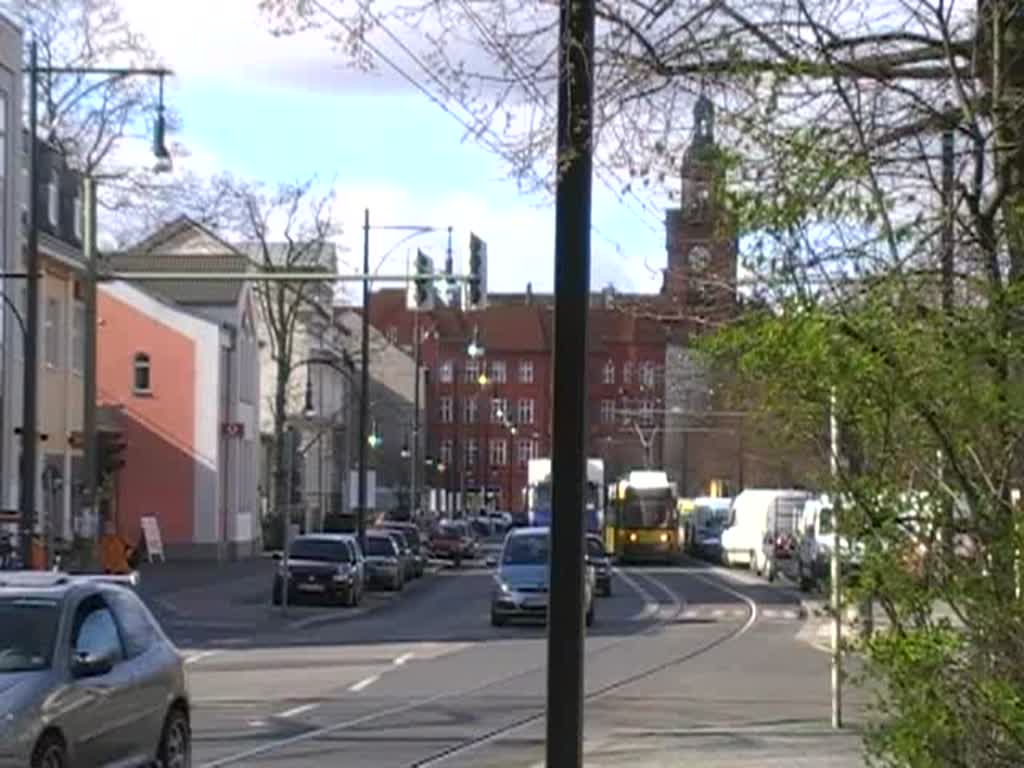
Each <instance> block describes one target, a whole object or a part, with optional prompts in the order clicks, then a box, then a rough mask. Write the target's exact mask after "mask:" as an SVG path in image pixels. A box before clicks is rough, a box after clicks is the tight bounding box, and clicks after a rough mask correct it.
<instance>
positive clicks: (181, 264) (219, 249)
mask: <svg viewBox="0 0 1024 768" xmlns="http://www.w3.org/2000/svg"><path fill="white" fill-rule="evenodd" d="M104 262H105V263H106V266H108V267H109V268H110V269H111V270H112V271H115V272H153V273H157V272H237V273H239V274H243V273H245V272H246V271H248V270H249V266H250V261H249V258H248V257H247V256H246V255H245V254H243V253H242V252H241V251H239V250H238V249H237V248H235V247H234V246H232V245H231V244H230V243H228V242H227V241H226V240H224V239H223V238H221V237H220V236H219V235H217V234H216V233H215V232H213V231H212V230H210V229H209V228H208V227H206V226H204V225H202V224H200V223H199V222H196V221H194V220H193V219H190V218H189V217H187V216H179V217H178V218H177V219H175V220H174V221H172V222H170V223H168V224H166V225H164V226H163V227H161V228H160V229H158V230H157V231H156V232H154V233H153V234H152V235H150V236H149V237H147V238H145V239H144V240H142V241H140V242H138V243H136V244H135V245H133V246H131V247H130V248H128V249H127V250H126V251H124V252H122V253H114V254H109V255H107V256H105V257H104ZM133 282H134V283H135V285H137V286H138V287H139V288H142V289H143V290H145V291H146V292H147V293H151V294H153V295H155V296H161V297H164V298H166V299H169V300H171V301H173V302H175V303H177V304H181V305H184V306H235V305H237V304H238V301H239V297H240V296H241V293H242V290H243V289H244V287H245V282H244V281H243V280H217V281H212V280H138V281H133Z"/></svg>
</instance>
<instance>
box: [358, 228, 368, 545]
mask: <svg viewBox="0 0 1024 768" xmlns="http://www.w3.org/2000/svg"><path fill="white" fill-rule="evenodd" d="M361 354H362V360H361V365H362V368H361V369H360V372H359V379H360V382H361V384H360V391H359V511H358V513H357V514H358V519H357V520H358V532H359V546H360V547H361V548H362V549H363V550H364V551H365V549H366V506H367V500H366V492H367V487H366V480H367V478H366V462H367V459H368V457H367V448H368V443H367V442H366V441H367V439H368V438H369V434H368V433H367V431H366V430H367V428H368V427H369V421H370V209H369V208H367V209H366V210H365V211H364V215H363V338H362V347H361Z"/></svg>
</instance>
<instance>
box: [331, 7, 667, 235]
mask: <svg viewBox="0 0 1024 768" xmlns="http://www.w3.org/2000/svg"><path fill="white" fill-rule="evenodd" d="M312 4H313V5H314V6H316V7H317V8H319V9H320V11H321V12H322V13H323V14H324V15H325V16H327V17H328V18H330V19H331V20H332V21H334V22H335V23H336V24H338V25H339V26H340V27H342V28H343V29H345V31H347V32H348V33H349V34H352V35H355V34H356V31H355V29H354V28H353V27H352V25H351V24H350V23H349V22H348V21H346V20H345V19H344V18H342V17H341V16H338V15H337V14H336V13H334V12H332V11H331V10H329V9H328V8H327V7H326V6H325V5H324V4H323V3H322V2H320V0H312ZM367 12H368V13H369V11H367ZM370 16H371V18H372V19H373V21H374V22H376V24H377V25H378V26H379V27H380V28H381V30H382V31H383V32H384V33H385V34H386V35H387V36H388V37H389V38H390V39H391V40H392V41H393V42H394V43H395V44H396V45H397V46H398V47H399V48H401V49H402V50H403V51H404V52H405V53H406V55H408V56H409V58H411V59H412V60H413V61H414V62H416V64H417V65H418V66H419V68H420V69H421V70H423V72H424V73H425V74H427V76H428V77H429V78H430V79H431V80H433V81H434V82H435V83H437V84H438V85H439V86H440V88H441V90H442V92H443V93H444V94H445V95H446V96H447V97H448V98H449V99H450V100H451V101H452V102H453V103H454V104H456V105H458V106H459V107H460V108H461V109H462V110H463V111H464V112H466V113H467V114H472V113H471V111H470V109H469V108H468V107H467V106H466V104H465V102H464V101H463V100H461V99H459V98H458V96H457V95H455V94H454V93H453V92H452V90H451V88H450V87H449V86H448V85H447V84H446V83H445V82H444V81H443V80H442V79H441V78H440V76H439V75H438V74H437V73H436V72H434V71H433V70H432V69H430V67H428V66H427V65H426V64H425V63H424V62H423V61H422V60H421V59H420V58H419V57H418V56H417V55H416V53H415V52H413V51H411V50H410V49H409V47H408V46H407V45H405V43H403V42H402V41H401V39H400V38H398V37H397V36H396V35H395V33H394V32H392V31H391V30H390V29H389V28H388V26H387V25H386V24H384V22H383V20H381V19H380V18H378V17H377V16H376V15H374V14H372V13H371V14H370ZM360 39H361V40H362V44H363V45H364V46H365V47H366V48H367V50H369V51H370V52H371V53H372V54H374V55H375V56H376V57H377V58H378V59H380V60H381V61H382V62H384V63H385V64H386V65H387V66H389V67H390V68H391V69H392V70H393V71H394V72H395V73H396V74H397V75H398V76H399V77H401V78H402V79H403V80H405V81H406V82H407V83H409V84H410V85H411V86H413V87H414V88H415V89H416V90H418V91H419V92H420V93H422V94H423V95H424V96H426V97H427V98H428V99H429V100H430V101H431V102H433V103H434V104H436V105H437V106H438V107H440V108H441V110H442V111H444V112H445V113H446V114H448V115H449V116H450V117H452V118H454V119H455V120H456V121H457V122H458V123H459V125H461V126H462V127H463V128H464V129H465V130H466V131H467V132H468V133H469V134H471V135H472V136H474V137H475V138H476V139H477V141H479V142H480V143H482V144H483V145H484V146H485V147H486V148H487V149H489V150H491V151H492V152H493V153H494V154H496V155H498V156H499V157H501V158H502V159H504V160H505V161H506V162H508V163H509V164H510V165H513V166H514V165H515V164H516V160H515V158H514V157H513V156H512V155H511V154H510V153H509V152H508V150H506V149H505V148H503V147H502V146H501V143H500V141H501V140H500V137H498V136H497V135H496V134H495V133H494V129H493V128H491V127H490V126H489V125H487V124H486V123H484V122H483V121H480V120H478V119H477V118H475V117H474V118H472V120H473V122H474V123H475V125H474V124H471V122H470V121H469V120H467V119H466V118H464V117H463V116H462V115H459V114H457V113H456V112H455V111H454V110H452V109H451V108H450V107H449V106H448V105H447V104H446V103H445V102H444V101H443V100H442V99H441V98H439V97H438V96H437V95H435V94H434V93H433V92H432V91H431V90H430V89H429V88H428V87H427V86H426V85H424V84H423V83H422V82H420V81H419V80H417V79H416V77H414V76H413V75H411V74H409V73H408V72H407V71H406V70H405V69H403V68H402V67H401V66H399V65H398V64H397V63H396V62H395V61H394V59H392V58H391V57H390V56H388V55H387V54H385V53H384V52H383V51H382V50H381V49H380V47H379V46H377V45H375V44H374V43H373V42H371V41H370V40H368V39H367V38H366V37H365V36H360ZM528 170H529V173H530V174H531V176H532V177H533V179H534V180H535V181H536V182H538V183H539V184H541V185H543V179H541V178H540V175H539V174H538V173H537V172H536V171H535V170H534V169H533V168H532V167H531V168H529V169H528ZM602 181H603V183H604V184H605V185H606V186H607V187H608V188H609V189H610V190H611V191H612V193H613V194H615V195H616V197H619V199H620V200H621V196H620V193H619V192H618V191H617V190H616V189H615V188H614V187H613V186H612V185H610V184H609V183H608V181H607V180H604V179H602ZM632 194H633V195H634V196H635V193H632ZM638 199H639V198H638ZM627 210H629V211H630V212H631V213H633V215H634V216H637V217H638V218H639V219H640V221H641V223H643V224H644V225H645V226H646V227H648V228H649V229H651V231H652V232H654V233H656V234H657V233H660V231H661V230H660V229H658V228H656V227H655V226H653V225H652V224H651V223H650V222H649V221H647V220H645V219H643V218H641V217H640V216H639V215H638V214H637V213H636V211H634V210H633V209H631V208H628V206H627ZM592 228H593V229H594V230H595V231H597V227H595V226H593V225H592ZM599 234H600V235H601V237H603V238H604V239H606V240H609V241H612V242H614V243H615V245H616V247H617V248H618V250H620V251H622V250H623V249H622V246H621V244H619V243H617V242H616V241H614V240H612V238H610V237H609V236H608V235H607V234H604V233H600V232H599Z"/></svg>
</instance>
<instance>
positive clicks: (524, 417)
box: [516, 397, 533, 424]
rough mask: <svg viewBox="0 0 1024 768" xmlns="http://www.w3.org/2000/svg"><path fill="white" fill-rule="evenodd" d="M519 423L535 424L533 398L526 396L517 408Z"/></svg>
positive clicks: (517, 420)
mask: <svg viewBox="0 0 1024 768" xmlns="http://www.w3.org/2000/svg"><path fill="white" fill-rule="evenodd" d="M516 423H517V424H533V398H532V397H524V398H523V399H522V400H520V401H519V407H518V408H517V409H516Z"/></svg>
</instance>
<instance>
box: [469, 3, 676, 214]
mask: <svg viewBox="0 0 1024 768" xmlns="http://www.w3.org/2000/svg"><path fill="white" fill-rule="evenodd" d="M456 2H457V3H458V4H459V6H461V7H462V9H463V10H464V11H465V12H466V15H467V16H469V18H470V21H472V23H473V25H474V26H475V27H476V28H477V30H478V31H479V32H480V34H481V35H482V36H483V37H484V38H486V39H487V40H488V42H490V44H491V46H493V47H494V49H495V50H496V51H497V52H498V55H499V56H500V57H501V59H502V61H503V62H504V63H505V64H506V65H507V66H508V67H509V69H511V70H512V73H513V74H514V75H515V76H516V77H517V78H519V80H520V82H522V83H523V84H524V87H525V88H526V90H527V92H528V93H529V92H532V93H530V95H531V96H532V99H533V101H532V102H531V103H536V104H537V105H538V106H539V107H540V108H541V110H542V111H543V113H544V115H545V117H546V116H547V115H548V114H549V113H550V109H551V106H550V100H549V98H548V97H547V96H546V95H545V94H544V92H543V91H541V90H540V88H539V87H538V86H537V84H536V83H535V82H533V81H532V80H531V79H530V77H529V76H528V75H527V74H526V72H525V71H524V70H523V69H522V66H521V65H520V63H519V62H518V61H517V60H516V58H515V57H514V56H513V55H512V53H511V52H509V50H508V48H507V46H504V45H503V44H502V43H501V42H500V41H499V40H498V38H497V37H496V36H495V34H494V33H493V32H492V31H491V30H490V29H489V28H488V26H487V24H485V23H484V21H483V19H481V18H480V15H479V14H478V13H477V12H476V11H475V10H474V9H473V8H472V6H471V5H470V4H469V3H468V2H467V0H456ZM594 164H595V166H596V168H595V170H596V174H595V175H596V176H597V177H598V179H599V180H600V181H601V183H602V184H604V185H605V187H607V189H608V190H609V191H610V192H611V193H612V194H613V195H614V196H615V198H616V199H617V200H618V201H619V202H620V203H621V204H622V205H623V206H625V207H626V209H627V210H628V211H629V212H630V213H632V214H633V215H634V216H636V217H637V219H639V220H640V222H641V223H642V224H644V225H645V226H646V227H648V228H649V229H650V230H651V231H652V232H654V233H655V234H660V233H661V220H660V213H659V212H658V211H656V210H654V209H653V208H651V206H650V205H649V204H648V203H647V201H645V200H644V199H643V198H641V197H640V196H639V195H638V194H637V193H636V192H635V191H633V188H632V186H631V185H629V184H627V183H626V182H625V181H624V180H623V179H622V178H621V177H620V176H619V175H618V173H616V171H615V170H614V168H612V166H611V165H610V164H608V163H607V162H605V161H604V160H601V159H600V157H595V163H594ZM602 172H603V173H602ZM604 174H607V175H609V176H611V177H612V179H613V180H614V181H615V183H616V184H618V185H620V186H622V187H623V188H624V189H626V190H627V191H628V194H629V195H630V196H631V197H633V198H634V199H635V200H636V201H637V202H638V203H639V204H640V207H641V208H642V209H643V210H644V211H646V212H647V214H648V215H649V216H651V217H652V218H653V219H654V221H655V222H657V223H656V224H655V225H652V224H651V223H650V222H649V221H647V220H646V219H645V218H644V217H643V216H642V215H641V214H640V213H637V211H636V210H635V209H633V208H632V207H630V206H629V205H628V204H627V203H626V200H625V197H624V195H623V193H622V192H620V191H619V190H618V189H616V188H615V186H613V185H612V184H611V182H609V181H608V179H607V178H605V176H604Z"/></svg>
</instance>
